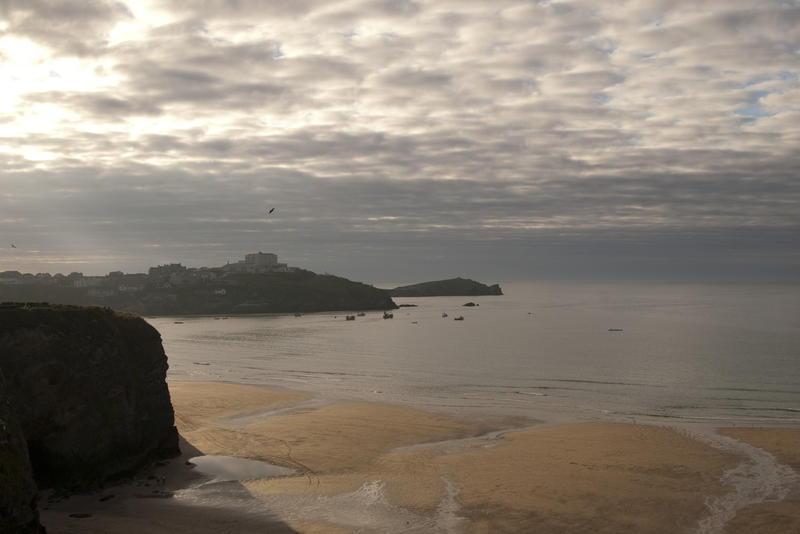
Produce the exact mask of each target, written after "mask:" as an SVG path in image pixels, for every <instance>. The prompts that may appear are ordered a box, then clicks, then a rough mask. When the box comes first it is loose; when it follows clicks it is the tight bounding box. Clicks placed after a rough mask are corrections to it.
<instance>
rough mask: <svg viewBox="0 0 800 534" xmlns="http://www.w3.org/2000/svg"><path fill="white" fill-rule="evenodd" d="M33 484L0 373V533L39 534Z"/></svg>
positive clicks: (26, 455) (19, 429) (27, 460)
mask: <svg viewBox="0 0 800 534" xmlns="http://www.w3.org/2000/svg"><path fill="white" fill-rule="evenodd" d="M36 493H37V491H36V483H35V482H34V481H33V472H32V471H31V463H30V460H29V458H28V445H27V443H26V441H25V435H24V434H23V433H22V427H21V426H20V425H19V421H18V420H17V418H16V417H15V416H14V410H13V409H12V407H11V403H10V401H9V399H8V391H7V388H6V383H5V380H4V379H3V375H2V373H0V532H3V533H5V532H15V533H18V534H40V533H43V532H44V529H43V528H42V526H41V525H40V524H39V513H38V511H37V510H36Z"/></svg>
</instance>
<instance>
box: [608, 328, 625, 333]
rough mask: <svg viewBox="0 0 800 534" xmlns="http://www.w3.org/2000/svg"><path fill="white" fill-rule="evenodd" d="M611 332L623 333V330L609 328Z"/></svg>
mask: <svg viewBox="0 0 800 534" xmlns="http://www.w3.org/2000/svg"><path fill="white" fill-rule="evenodd" d="M608 331H609V332H622V328H609V329H608Z"/></svg>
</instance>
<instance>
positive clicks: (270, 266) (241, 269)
mask: <svg viewBox="0 0 800 534" xmlns="http://www.w3.org/2000/svg"><path fill="white" fill-rule="evenodd" d="M223 270H225V271H226V272H229V273H251V274H256V273H269V272H286V271H288V270H289V268H288V267H287V266H286V264H285V263H278V255H277V254H272V253H270V252H256V253H253V254H247V255H245V257H244V260H239V261H237V262H236V263H229V264H227V265H225V266H224V267H223Z"/></svg>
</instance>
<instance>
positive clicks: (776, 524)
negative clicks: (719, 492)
mask: <svg viewBox="0 0 800 534" xmlns="http://www.w3.org/2000/svg"><path fill="white" fill-rule="evenodd" d="M720 433H721V434H723V435H725V436H729V437H732V438H735V439H738V440H740V441H744V442H745V443H749V444H750V445H753V446H754V447H758V448H760V449H763V450H765V451H767V452H769V453H770V454H772V455H773V456H775V458H776V459H777V460H778V461H779V462H781V463H782V464H784V465H787V466H789V467H791V468H792V469H794V471H795V473H800V429H797V428H726V429H722V430H721V431H720ZM726 532H727V533H729V534H749V533H753V532H758V533H760V534H785V533H787V532H800V477H798V480H797V485H796V488H795V490H794V491H792V492H790V493H789V495H788V496H787V497H786V498H785V499H784V500H781V501H778V502H765V503H761V504H754V505H750V506H747V507H745V508H743V509H741V510H739V513H737V514H736V517H735V518H733V519H732V520H731V521H730V522H729V523H728V524H727V525H726Z"/></svg>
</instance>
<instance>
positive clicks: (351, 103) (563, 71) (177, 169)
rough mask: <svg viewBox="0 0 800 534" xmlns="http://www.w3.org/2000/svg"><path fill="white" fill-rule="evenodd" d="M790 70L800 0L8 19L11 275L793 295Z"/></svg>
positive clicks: (166, 2) (799, 127)
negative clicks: (666, 283) (548, 284)
mask: <svg viewBox="0 0 800 534" xmlns="http://www.w3.org/2000/svg"><path fill="white" fill-rule="evenodd" d="M187 6H188V7H187ZM192 6H195V7H192ZM799 73H800V2H798V1H796V0H784V1H779V0H747V1H742V0H709V1H705V2H699V3H697V2H694V1H673V0H670V1H663V0H636V1H624V0H620V1H607V2H605V1H604V2H596V1H590V0H576V1H571V2H558V1H539V2H535V1H525V2H523V1H516V2H514V1H508V2H506V1H499V0H498V1H491V2H487V1H485V0H475V1H472V0H458V1H455V0H450V1H448V0H436V1H410V0H407V1H404V0H397V1H394V0H382V1H361V0H345V1H327V0H326V1H321V0H293V1H277V0H276V1H272V2H264V1H261V0H236V1H232V0H208V1H204V2H184V1H179V0H153V1H129V2H106V1H102V0H81V1H80V2H78V1H67V2H62V1H47V0H18V1H17V0H0V80H2V83H0V173H1V174H0V182H1V183H0V236H2V239H4V240H5V241H6V242H7V243H5V242H4V243H2V245H3V249H2V251H3V252H2V254H0V270H4V269H17V270H21V271H27V272H40V271H47V272H69V271H72V270H79V271H83V272H84V273H86V274H104V273H107V272H108V271H110V270H116V269H120V270H123V271H125V272H136V271H142V270H146V268H147V267H148V266H151V265H156V264H160V263H165V262H182V263H184V264H186V265H189V266H201V265H208V266H215V265H221V264H224V263H225V262H226V261H227V260H229V259H230V260H231V261H234V260H237V259H239V258H241V257H242V256H243V255H244V254H245V253H248V252H253V251H258V250H262V251H265V252H266V251H270V252H275V253H277V254H278V255H279V257H280V259H281V260H282V261H286V262H288V263H289V264H291V265H299V266H302V267H306V268H310V269H312V270H316V271H320V272H322V271H327V272H331V273H335V274H340V275H343V276H347V277H350V278H355V279H359V280H365V281H389V280H392V281H398V282H405V281H421V280H426V279H435V278H440V277H449V276H455V275H464V276H471V277H476V278H480V279H483V280H484V281H487V282H493V281H497V280H508V279H536V278H552V277H567V278H569V277H575V278H607V277H616V278H681V279H686V278H706V279H708V278H711V279H731V278H748V279H761V280H777V279H786V278H794V279H798V278H800V244H799V243H798V235H800V234H799V231H800V179H799V176H798V175H799V174H800V151H799V150H798V147H800V84H799V83H798V74H799ZM271 207H275V208H276V210H275V212H274V213H273V214H272V215H269V216H267V215H266V210H267V209H268V208H271ZM12 242H14V243H15V245H16V246H17V248H11V247H10V243H12Z"/></svg>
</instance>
